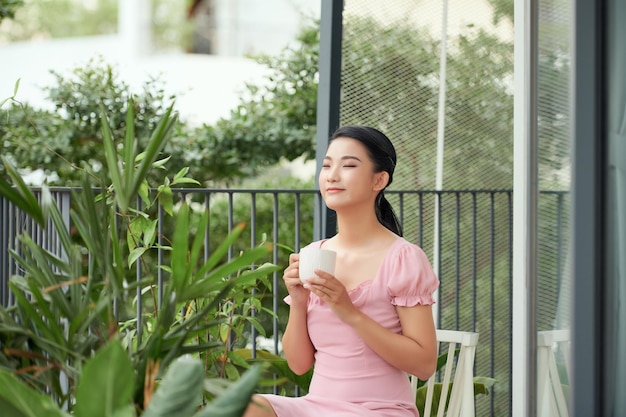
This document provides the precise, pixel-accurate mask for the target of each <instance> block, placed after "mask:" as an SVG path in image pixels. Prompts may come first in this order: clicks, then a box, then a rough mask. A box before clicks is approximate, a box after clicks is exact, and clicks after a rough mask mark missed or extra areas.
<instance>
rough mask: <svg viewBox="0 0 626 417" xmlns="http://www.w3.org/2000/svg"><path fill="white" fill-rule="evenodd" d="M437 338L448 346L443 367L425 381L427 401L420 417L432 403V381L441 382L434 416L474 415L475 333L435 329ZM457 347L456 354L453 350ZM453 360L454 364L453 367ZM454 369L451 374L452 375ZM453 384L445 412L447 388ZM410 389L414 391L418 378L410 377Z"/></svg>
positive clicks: (455, 416)
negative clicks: (457, 353)
mask: <svg viewBox="0 0 626 417" xmlns="http://www.w3.org/2000/svg"><path fill="white" fill-rule="evenodd" d="M437 341H438V342H439V344H440V345H442V344H447V345H448V357H447V361H446V364H445V366H444V367H443V368H442V369H441V370H440V371H439V372H435V374H434V375H433V376H431V377H430V378H429V379H428V381H427V391H426V403H425V407H424V414H423V416H422V417H429V416H430V413H431V409H432V404H433V395H434V386H435V382H437V381H439V382H441V396H440V398H439V408H438V409H437V417H443V416H444V414H445V415H446V416H447V417H473V416H474V415H475V407H474V357H475V355H476V345H477V344H478V333H474V332H462V331H457V330H437ZM458 348H460V351H459V355H458V356H455V351H456V350H457V349H458ZM455 363H456V366H455ZM453 372H454V376H453ZM450 383H452V391H451V392H450V402H449V404H448V411H447V412H445V408H446V398H447V397H448V389H449V387H450ZM411 385H412V386H413V392H414V393H415V392H416V391H417V378H416V377H415V376H411Z"/></svg>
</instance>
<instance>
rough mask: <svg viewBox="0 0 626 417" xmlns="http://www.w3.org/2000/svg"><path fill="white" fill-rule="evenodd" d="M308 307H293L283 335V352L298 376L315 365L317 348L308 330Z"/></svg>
mask: <svg viewBox="0 0 626 417" xmlns="http://www.w3.org/2000/svg"><path fill="white" fill-rule="evenodd" d="M306 316H307V306H306V304H305V305H304V306H300V305H292V306H291V308H290V310H289V320H288V321H287V327H286V328H285V333H284V334H283V352H284V353H285V358H286V359H287V363H288V364H289V368H290V369H291V370H292V371H293V372H295V373H296V374H298V375H302V374H303V373H305V372H307V371H308V370H309V369H311V367H312V366H313V363H314V356H313V355H314V354H315V348H314V347H313V344H312V343H311V339H310V338H309V331H308V328H307V322H306V320H307V317H306Z"/></svg>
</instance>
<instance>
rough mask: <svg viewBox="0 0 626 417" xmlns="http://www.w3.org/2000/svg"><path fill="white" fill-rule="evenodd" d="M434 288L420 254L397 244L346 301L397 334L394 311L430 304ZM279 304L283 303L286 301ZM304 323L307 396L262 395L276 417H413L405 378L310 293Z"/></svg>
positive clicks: (434, 279)
mask: <svg viewBox="0 0 626 417" xmlns="http://www.w3.org/2000/svg"><path fill="white" fill-rule="evenodd" d="M321 244H322V242H320V241H318V242H313V243H311V245H315V246H320V245H321ZM438 285H439V280H438V279H437V277H436V276H435V274H434V273H433V270H432V267H431V266H430V263H429V262H428V258H427V257H426V255H425V254H424V252H423V251H422V250H421V249H420V248H419V247H418V246H416V245H414V244H412V243H410V242H408V241H406V240H405V239H403V238H399V239H397V240H396V241H395V242H394V243H393V244H392V245H391V247H390V248H389V251H388V253H387V255H386V256H385V258H384V260H383V262H382V264H381V266H380V268H379V270H378V273H377V274H376V277H375V278H374V279H372V280H368V281H365V282H363V283H362V284H361V285H359V286H358V287H357V288H355V289H353V290H351V291H350V298H351V299H352V302H353V303H354V305H355V306H356V307H358V308H359V309H360V310H361V311H362V312H364V313H365V314H367V315H368V316H369V317H371V318H372V319H374V320H376V321H378V322H379V323H380V324H382V325H383V326H384V327H386V328H387V329H389V330H391V331H393V332H395V333H401V330H402V329H401V326H400V320H399V318H398V314H397V313H396V308H395V306H414V305H417V304H422V305H430V304H433V303H434V299H433V297H432V294H433V292H434V291H435V289H436V288H437V286H438ZM285 301H286V302H287V303H288V302H289V301H290V300H289V297H287V298H286V299H285ZM307 323H308V330H309V337H310V338H311V341H312V342H313V345H314V346H315V349H316V352H315V368H314V373H313V379H312V381H311V385H310V387H309V393H308V394H307V395H305V396H303V397H298V398H291V397H283V396H278V395H272V394H266V395H264V397H265V398H266V399H267V400H268V401H269V402H270V404H271V405H272V407H273V408H274V411H275V412H276V414H277V416H278V417H417V416H418V412H417V409H416V407H415V398H414V397H413V391H412V390H411V386H410V383H409V379H408V376H407V374H406V373H405V372H403V371H401V370H399V369H397V368H395V367H393V366H391V365H390V364H389V363H387V362H386V361H385V360H383V359H382V358H381V357H380V356H378V355H377V354H376V353H374V351H372V350H371V349H370V348H369V347H368V346H367V345H365V343H364V342H363V341H362V340H361V338H360V337H359V336H358V335H357V334H356V332H355V331H354V330H353V329H352V328H351V327H350V326H348V325H346V324H345V323H343V322H342V321H341V320H339V319H338V318H337V317H336V316H335V315H334V313H333V312H332V311H331V309H330V308H329V307H328V306H327V305H326V304H325V303H324V302H323V301H321V300H320V299H319V298H318V297H317V296H316V295H314V294H313V293H311V294H310V296H309V304H308V316H307Z"/></svg>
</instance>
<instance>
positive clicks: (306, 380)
mask: <svg viewBox="0 0 626 417" xmlns="http://www.w3.org/2000/svg"><path fill="white" fill-rule="evenodd" d="M233 353H234V354H235V355H237V356H239V357H241V358H242V359H244V360H246V361H247V362H248V363H251V364H254V363H262V364H265V365H266V366H267V367H268V368H267V374H268V375H267V376H268V377H270V376H272V375H270V374H273V375H278V376H279V377H282V378H283V379H284V382H287V381H289V382H292V383H293V384H295V385H297V386H298V387H300V389H302V390H304V391H305V392H308V391H309V385H311V379H312V378H313V368H311V369H309V370H308V371H307V372H305V373H304V374H302V375H298V374H296V373H294V372H293V371H292V370H291V368H289V364H288V363H287V360H286V359H285V358H283V357H281V356H279V355H275V354H273V353H271V352H268V351H266V350H257V351H256V357H255V358H253V357H252V350H251V349H236V350H234V351H233Z"/></svg>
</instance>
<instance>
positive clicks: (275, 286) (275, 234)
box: [272, 192, 279, 394]
mask: <svg viewBox="0 0 626 417" xmlns="http://www.w3.org/2000/svg"><path fill="white" fill-rule="evenodd" d="M273 196H274V201H273V209H274V210H273V212H274V213H273V216H272V238H273V240H274V245H273V249H272V262H273V263H274V264H278V246H277V244H278V209H279V207H278V194H277V193H276V192H274V193H273ZM272 311H274V312H277V311H278V271H274V273H273V274H272ZM272 331H273V339H274V354H276V355H278V353H279V352H278V318H277V317H276V316H274V317H273V318H272ZM274 394H278V386H276V385H274Z"/></svg>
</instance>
